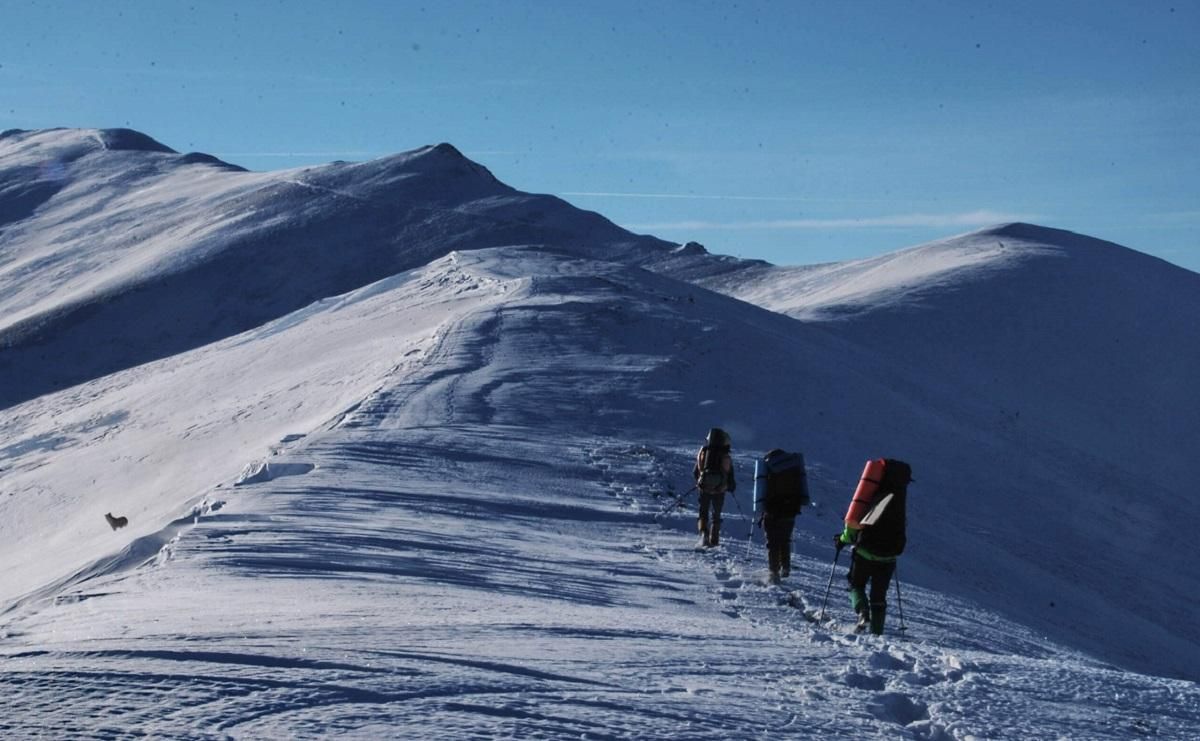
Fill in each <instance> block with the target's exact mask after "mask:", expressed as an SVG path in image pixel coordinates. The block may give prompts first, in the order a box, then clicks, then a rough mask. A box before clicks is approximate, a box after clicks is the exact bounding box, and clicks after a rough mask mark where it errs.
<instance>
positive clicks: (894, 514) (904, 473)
mask: <svg viewBox="0 0 1200 741" xmlns="http://www.w3.org/2000/svg"><path fill="white" fill-rule="evenodd" d="M883 464H884V466H883V475H882V476H881V477H880V481H879V489H878V490H877V491H876V492H875V496H874V499H873V501H872V506H871V509H870V510H869V511H868V512H867V513H866V514H865V515H864V516H863V518H862V523H861V524H862V530H861V532H859V535H858V545H859V546H861V547H862V548H864V549H866V550H868V551H870V552H871V553H872V554H873V555H876V556H883V557H888V558H890V557H893V556H899V555H900V554H901V553H903V552H904V546H905V545H907V543H908V538H907V535H906V532H905V531H906V529H907V524H908V522H907V520H908V512H907V509H908V484H909V483H910V482H911V481H912V467H910V466H909V465H908V464H907V463H905V462H904V461H898V460H895V459H893V458H887V459H885V460H884V461H883Z"/></svg>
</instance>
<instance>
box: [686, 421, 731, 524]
mask: <svg viewBox="0 0 1200 741" xmlns="http://www.w3.org/2000/svg"><path fill="white" fill-rule="evenodd" d="M730 444H731V440H730V438H729V433H728V432H726V431H725V430H722V429H721V428H720V427H714V428H712V429H711V430H709V431H708V437H707V438H705V442H704V447H702V448H700V450H699V451H698V452H697V453H696V465H695V466H694V467H693V468H692V478H693V479H695V481H696V489H697V490H698V491H699V492H700V518H699V519H698V520H697V522H696V529H697V530H699V531H700V538H701V545H703V546H704V547H705V548H713V547H715V546H717V545H720V542H721V510H722V509H724V507H725V492H730V493H733V491H734V490H735V489H737V482H736V481H734V478H733V458H732V457H731V456H730V454H729V448H730ZM710 515H711V519H710Z"/></svg>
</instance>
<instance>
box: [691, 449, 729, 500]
mask: <svg viewBox="0 0 1200 741" xmlns="http://www.w3.org/2000/svg"><path fill="white" fill-rule="evenodd" d="M727 455H729V447H728V446H726V447H710V446H708V445H705V446H704V447H703V448H701V449H700V455H699V460H697V461H696V463H697V465H698V466H699V468H700V476H699V477H698V478H697V479H696V488H697V489H699V490H700V491H702V492H704V493H705V494H715V493H716V492H718V491H720V490H721V489H722V488H724V486H725V480H726V474H725V469H724V467H722V465H721V462H722V461H723V460H724V459H725V456H727Z"/></svg>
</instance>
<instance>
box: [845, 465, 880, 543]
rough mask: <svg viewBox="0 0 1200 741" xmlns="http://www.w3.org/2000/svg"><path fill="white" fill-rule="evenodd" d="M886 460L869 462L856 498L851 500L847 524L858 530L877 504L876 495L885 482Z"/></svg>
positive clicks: (855, 492)
mask: <svg viewBox="0 0 1200 741" xmlns="http://www.w3.org/2000/svg"><path fill="white" fill-rule="evenodd" d="M884 465H885V464H884V459H882V458H879V459H876V460H873V461H867V465H866V467H865V468H863V472H862V478H860V479H859V480H858V488H857V489H855V490H854V498H853V499H851V500H850V508H849V509H847V510H846V524H847V525H849V526H850V527H852V528H855V529H858V528H859V527H860V523H861V521H862V518H863V517H865V516H866V514H867V511H868V510H870V509H871V505H872V504H873V503H874V502H875V493H876V492H877V491H879V485H880V484H881V483H882V482H883V467H884Z"/></svg>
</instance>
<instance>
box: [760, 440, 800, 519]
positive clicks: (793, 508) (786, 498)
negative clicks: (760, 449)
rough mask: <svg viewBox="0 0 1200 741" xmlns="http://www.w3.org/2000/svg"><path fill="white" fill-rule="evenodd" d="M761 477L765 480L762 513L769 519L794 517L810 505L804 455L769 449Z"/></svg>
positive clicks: (763, 461) (764, 459)
mask: <svg viewBox="0 0 1200 741" xmlns="http://www.w3.org/2000/svg"><path fill="white" fill-rule="evenodd" d="M760 476H761V478H763V479H765V482H764V486H763V487H762V492H763V499H762V502H763V511H764V512H766V513H767V514H769V515H771V516H772V517H795V516H796V515H798V514H800V508H801V507H804V506H806V505H808V504H810V503H811V502H812V500H811V498H810V497H809V495H808V472H807V471H806V470H805V467H804V454H803V453H788V452H786V451H783V450H780V449H778V448H776V449H775V450H772V451H771V452H769V453H767V454H766V455H765V456H763V459H762V467H761V473H760Z"/></svg>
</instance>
